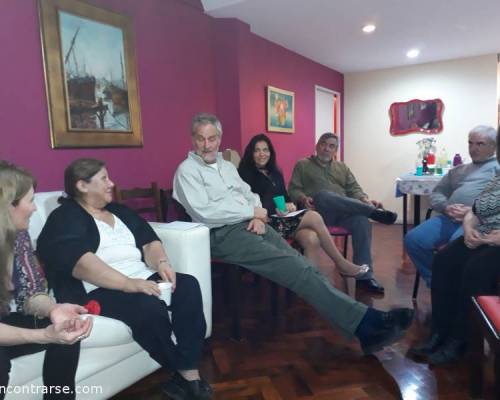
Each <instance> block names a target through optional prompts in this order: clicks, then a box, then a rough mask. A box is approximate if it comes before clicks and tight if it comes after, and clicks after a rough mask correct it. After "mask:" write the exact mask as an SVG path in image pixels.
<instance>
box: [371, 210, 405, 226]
mask: <svg viewBox="0 0 500 400" xmlns="http://www.w3.org/2000/svg"><path fill="white" fill-rule="evenodd" d="M369 218H371V219H373V220H374V221H377V222H380V223H381V224H385V225H392V224H393V223H394V222H396V219H398V214H396V213H395V212H392V211H389V210H384V209H383V208H376V209H375V210H373V211H372V212H371V214H370V215H369Z"/></svg>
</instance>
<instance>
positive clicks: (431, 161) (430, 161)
mask: <svg viewBox="0 0 500 400" xmlns="http://www.w3.org/2000/svg"><path fill="white" fill-rule="evenodd" d="M426 159H427V168H428V172H429V174H430V175H434V172H435V171H436V155H435V154H434V153H433V152H432V151H429V153H428V154H427V158H426Z"/></svg>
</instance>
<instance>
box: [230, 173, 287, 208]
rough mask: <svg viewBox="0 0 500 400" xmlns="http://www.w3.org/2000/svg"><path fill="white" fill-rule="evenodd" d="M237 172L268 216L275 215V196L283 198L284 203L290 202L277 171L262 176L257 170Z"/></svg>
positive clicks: (281, 177)
mask: <svg viewBox="0 0 500 400" xmlns="http://www.w3.org/2000/svg"><path fill="white" fill-rule="evenodd" d="M238 172H239V174H240V176H241V179H243V180H244V181H245V182H246V183H248V184H249V185H250V187H251V188H252V192H254V193H257V194H258V195H259V196H260V201H261V202H262V207H264V208H266V209H267V213H268V215H272V214H276V206H275V205H274V202H273V197H275V196H285V201H286V202H287V203H288V202H290V197H289V196H288V192H287V191H286V186H285V180H284V179H283V174H282V173H281V172H280V171H279V170H275V171H272V172H270V174H269V175H264V174H263V173H262V172H260V171H259V170H258V169H257V168H245V167H240V168H238Z"/></svg>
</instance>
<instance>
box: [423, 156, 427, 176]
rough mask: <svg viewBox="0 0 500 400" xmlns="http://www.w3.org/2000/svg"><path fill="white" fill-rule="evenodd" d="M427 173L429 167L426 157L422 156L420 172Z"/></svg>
mask: <svg viewBox="0 0 500 400" xmlns="http://www.w3.org/2000/svg"><path fill="white" fill-rule="evenodd" d="M428 173H429V167H428V166H427V158H425V157H424V159H423V160H422V174H428Z"/></svg>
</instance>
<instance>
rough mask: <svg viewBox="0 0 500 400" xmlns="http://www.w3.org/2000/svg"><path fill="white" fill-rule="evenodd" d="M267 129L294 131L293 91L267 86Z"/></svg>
mask: <svg viewBox="0 0 500 400" xmlns="http://www.w3.org/2000/svg"><path fill="white" fill-rule="evenodd" d="M267 131H268V132H286V133H293V132H295V93H294V92H290V91H288V90H283V89H278V88H276V87H273V86H268V87H267Z"/></svg>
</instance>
